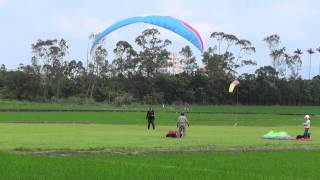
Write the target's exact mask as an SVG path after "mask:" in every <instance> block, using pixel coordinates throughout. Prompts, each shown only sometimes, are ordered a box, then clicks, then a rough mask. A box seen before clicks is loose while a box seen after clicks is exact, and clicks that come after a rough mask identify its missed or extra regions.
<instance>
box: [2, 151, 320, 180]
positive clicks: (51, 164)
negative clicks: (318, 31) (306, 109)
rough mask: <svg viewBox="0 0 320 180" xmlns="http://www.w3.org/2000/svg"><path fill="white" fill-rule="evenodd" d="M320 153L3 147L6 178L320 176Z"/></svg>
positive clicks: (241, 179)
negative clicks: (78, 151) (73, 151)
mask: <svg viewBox="0 0 320 180" xmlns="http://www.w3.org/2000/svg"><path fill="white" fill-rule="evenodd" d="M319 158H320V153H319V151H318V152H317V151H310V152H246V153H243V152H242V153H239V152H236V153H234V152H233V153H232V152H214V153H189V154H146V155H138V156H132V155H94V156H92V155H80V156H67V157H65V156H34V155H13V154H3V153H0V159H1V161H0V167H1V168H0V174H1V179H7V180H10V179H28V180H30V179H36V180H56V179H75V180H86V179H142V180H144V179H181V180H182V179H183V180H185V179H190V180H194V179H201V180H202V179H208V180H209V179H210V180H211V179H223V180H226V179H237V180H251V179H252V180H253V179H255V180H256V179H270V180H279V179H287V180H293V179H318V176H319V175H318V174H319ZM21 177H23V178H21Z"/></svg>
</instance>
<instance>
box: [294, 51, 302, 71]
mask: <svg viewBox="0 0 320 180" xmlns="http://www.w3.org/2000/svg"><path fill="white" fill-rule="evenodd" d="M293 53H294V59H295V64H296V73H297V76H299V69H300V68H301V63H302V62H301V55H302V54H303V52H302V51H301V49H297V50H295V51H294V52H293Z"/></svg>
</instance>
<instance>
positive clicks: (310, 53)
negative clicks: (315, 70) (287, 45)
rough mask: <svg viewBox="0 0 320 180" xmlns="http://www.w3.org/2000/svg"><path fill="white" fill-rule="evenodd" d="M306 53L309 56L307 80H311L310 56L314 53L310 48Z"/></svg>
mask: <svg viewBox="0 0 320 180" xmlns="http://www.w3.org/2000/svg"><path fill="white" fill-rule="evenodd" d="M307 52H308V54H309V79H311V58H312V54H314V51H313V49H312V48H310V49H307Z"/></svg>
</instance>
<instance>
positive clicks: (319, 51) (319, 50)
mask: <svg viewBox="0 0 320 180" xmlns="http://www.w3.org/2000/svg"><path fill="white" fill-rule="evenodd" d="M317 51H318V53H319V55H320V47H318V48H317ZM319 60H320V59H319ZM318 75H319V76H320V61H319V74H318Z"/></svg>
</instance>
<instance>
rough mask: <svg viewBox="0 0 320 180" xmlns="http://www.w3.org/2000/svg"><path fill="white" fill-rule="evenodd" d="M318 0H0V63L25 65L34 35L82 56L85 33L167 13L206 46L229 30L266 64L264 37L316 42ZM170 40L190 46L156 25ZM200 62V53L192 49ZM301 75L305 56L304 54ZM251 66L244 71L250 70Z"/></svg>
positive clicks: (114, 37)
mask: <svg viewBox="0 0 320 180" xmlns="http://www.w3.org/2000/svg"><path fill="white" fill-rule="evenodd" d="M319 7H320V1H319V0H223V1H222V0H161V1H160V0H158V1H157V0H111V1H110V0H104V1H103V0H100V1H98V0H89V1H85V0H77V1H66V0H54V1H53V0H25V1H24V0H0V22H1V26H0V39H1V43H0V54H1V56H0V64H5V65H6V66H7V67H8V68H9V69H14V68H16V67H17V66H18V64H20V63H23V64H29V63H30V59H31V44H32V43H33V42H35V41H36V40H37V39H39V38H41V39H49V38H64V39H66V40H67V42H68V45H69V47H70V49H69V55H68V57H67V59H76V60H85V59H86V52H87V46H88V42H89V41H88V36H89V34H91V33H97V32H101V31H103V30H104V29H105V28H106V27H108V26H109V25H111V24H112V23H114V22H116V21H118V20H121V19H124V18H127V17H132V16H137V15H145V14H162V15H170V16H174V17H177V18H179V19H183V20H185V21H187V22H189V24H191V25H192V26H194V27H195V28H196V29H197V30H198V31H199V32H200V34H201V36H202V38H203V39H204V42H205V47H206V48H207V47H209V46H210V45H212V42H211V40H210V38H209V36H210V33H211V32H214V31H224V32H227V33H233V34H235V35H237V36H239V37H240V38H243V39H248V40H250V41H252V42H253V44H254V46H255V47H256V48H257V53H256V54H255V55H254V56H253V58H254V59H255V60H256V61H257V62H258V64H259V66H263V65H270V64H271V62H270V58H269V56H268V49H267V48H266V45H265V43H264V42H263V41H262V40H263V38H264V37H266V36H268V35H270V34H274V33H277V34H279V35H280V36H281V41H282V45H283V46H286V47H287V49H288V51H289V52H292V51H294V50H295V49H296V48H300V49H302V50H303V51H305V50H306V49H308V48H314V49H315V48H317V47H319V46H320V36H319V34H320V18H319V17H320V11H319ZM148 27H150V26H148V25H143V24H139V25H131V26H128V27H126V28H123V29H121V30H119V31H117V32H115V33H112V34H110V36H109V37H108V39H107V44H106V45H105V47H106V48H107V50H108V51H109V53H110V54H111V52H112V50H113V49H114V46H115V43H116V42H117V41H119V40H126V41H129V42H130V43H132V44H134V38H135V37H136V36H137V35H138V34H139V33H141V31H142V30H143V29H145V28H148ZM161 33H162V37H163V38H169V39H170V40H172V42H173V43H172V45H171V47H170V50H171V51H175V52H178V51H179V49H181V47H183V46H185V45H190V44H189V43H188V42H187V41H186V40H184V39H183V38H181V37H179V36H177V35H175V34H173V33H171V32H169V31H167V30H164V29H161ZM193 50H194V52H195V54H196V56H197V57H198V59H199V60H200V57H201V54H200V53H199V52H198V51H197V49H196V48H194V49H193ZM303 61H304V64H303V69H304V71H303V74H304V75H303V76H304V77H306V75H307V72H306V71H307V55H306V53H305V54H304V55H303ZM319 61H320V55H319V53H317V54H315V55H314V58H313V68H312V74H313V75H316V74H318V65H319ZM254 70H255V69H254V68H250V69H248V71H249V72H254Z"/></svg>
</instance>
